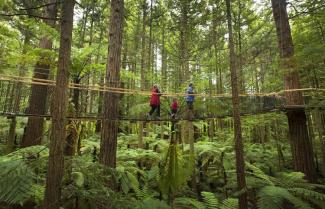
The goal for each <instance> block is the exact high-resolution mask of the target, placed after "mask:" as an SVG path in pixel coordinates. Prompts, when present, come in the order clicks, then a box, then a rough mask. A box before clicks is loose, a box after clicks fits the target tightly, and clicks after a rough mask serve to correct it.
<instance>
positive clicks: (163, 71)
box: [161, 19, 167, 89]
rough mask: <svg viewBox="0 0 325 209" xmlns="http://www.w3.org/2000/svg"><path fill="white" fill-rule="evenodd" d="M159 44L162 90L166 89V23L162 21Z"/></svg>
mask: <svg viewBox="0 0 325 209" xmlns="http://www.w3.org/2000/svg"><path fill="white" fill-rule="evenodd" d="M162 21H163V23H162V33H161V34H162V35H161V36H162V37H161V40H162V43H161V80H162V87H163V89H166V88H167V53H166V23H165V20H164V19H163V20H162Z"/></svg>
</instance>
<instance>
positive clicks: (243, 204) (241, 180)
mask: <svg viewBox="0 0 325 209" xmlns="http://www.w3.org/2000/svg"><path fill="white" fill-rule="evenodd" d="M226 5H227V22H228V33H229V56H230V73H231V91H232V105H233V117H234V137H235V153H236V171H237V185H238V189H239V190H240V191H241V192H242V193H241V194H240V196H239V208H240V209H246V208H247V194H246V192H244V191H242V190H244V189H246V179H245V161H244V147H243V139H242V133H241V121H240V110H239V96H238V81H237V72H236V62H235V59H236V55H235V51H234V43H233V34H232V20H231V6H230V0H226Z"/></svg>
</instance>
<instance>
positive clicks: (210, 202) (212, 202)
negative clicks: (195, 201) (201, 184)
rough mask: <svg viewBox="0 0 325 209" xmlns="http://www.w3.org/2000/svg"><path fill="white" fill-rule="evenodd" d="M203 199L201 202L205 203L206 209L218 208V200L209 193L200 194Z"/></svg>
mask: <svg viewBox="0 0 325 209" xmlns="http://www.w3.org/2000/svg"><path fill="white" fill-rule="evenodd" d="M201 195H202V197H203V202H204V203H205V205H206V207H207V209H215V208H218V207H219V200H218V198H217V197H216V196H215V195H214V194H213V193H211V192H201Z"/></svg>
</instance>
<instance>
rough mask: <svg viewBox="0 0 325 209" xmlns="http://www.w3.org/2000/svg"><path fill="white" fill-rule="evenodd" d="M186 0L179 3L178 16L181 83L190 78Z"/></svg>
mask: <svg viewBox="0 0 325 209" xmlns="http://www.w3.org/2000/svg"><path fill="white" fill-rule="evenodd" d="M188 10H189V5H188V1H187V0H186V1H182V3H181V17H180V53H181V54H180V55H181V56H180V57H181V75H182V77H181V78H180V80H181V83H182V82H184V81H187V80H188V79H190V76H189V75H190V72H189V71H190V69H189V49H188Z"/></svg>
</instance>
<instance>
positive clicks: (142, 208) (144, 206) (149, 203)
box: [136, 198, 171, 209]
mask: <svg viewBox="0 0 325 209" xmlns="http://www.w3.org/2000/svg"><path fill="white" fill-rule="evenodd" d="M136 209H171V207H170V206H169V205H167V203H165V202H163V201H160V200H156V199H152V198H149V199H145V200H143V201H142V202H141V203H140V204H139V205H138V206H137V207H136Z"/></svg>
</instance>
